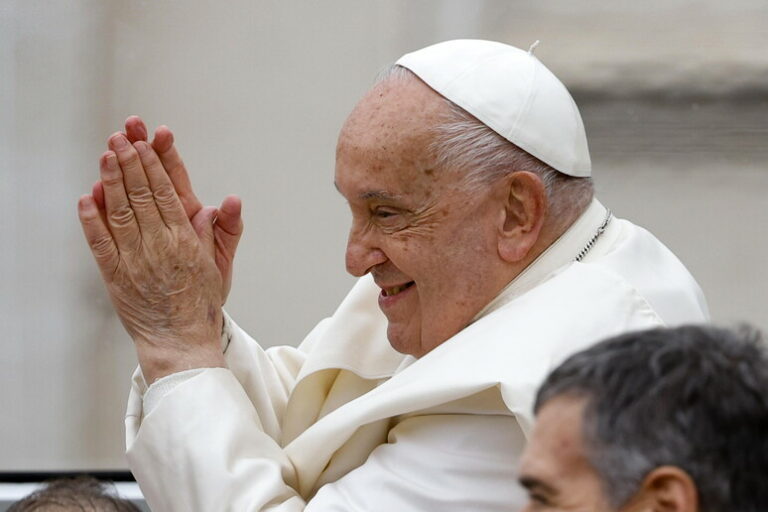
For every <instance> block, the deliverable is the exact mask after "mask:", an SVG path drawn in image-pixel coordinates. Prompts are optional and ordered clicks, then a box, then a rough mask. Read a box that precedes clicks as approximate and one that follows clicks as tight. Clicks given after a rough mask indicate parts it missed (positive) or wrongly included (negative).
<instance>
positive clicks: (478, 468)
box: [128, 368, 524, 512]
mask: <svg viewBox="0 0 768 512" xmlns="http://www.w3.org/2000/svg"><path fill="white" fill-rule="evenodd" d="M260 423H261V422H260V420H259V418H258V416H257V414H256V412H255V409H254V408H253V406H252V405H251V403H250V399H249V398H248V396H247V395H246V394H245V392H244V391H243V389H242V387H241V386H240V384H239V382H238V381H237V379H236V378H235V376H234V375H233V374H232V372H231V371H229V370H227V369H223V368H215V369H207V370H204V371H203V372H201V373H200V374H198V375H195V376H194V377H192V378H191V379H189V380H187V381H186V382H184V383H182V384H180V385H178V386H176V387H175V388H174V389H173V390H172V391H171V392H170V393H168V395H167V396H166V397H164V399H163V400H161V402H160V403H159V404H158V405H157V407H156V409H155V410H153V411H152V412H151V413H150V414H149V415H148V416H147V417H146V418H145V419H144V423H143V425H142V428H141V429H140V431H139V432H138V435H137V436H136V438H135V439H134V441H133V443H132V444H131V445H130V446H129V449H128V460H129V462H130V464H131V467H132V468H133V469H134V474H135V476H136V479H137V481H138V482H139V483H140V485H141V488H142V491H143V492H144V495H145V497H146V499H147V503H148V504H149V505H150V507H151V509H152V510H153V511H154V512H165V511H170V512H176V511H178V512H181V511H184V512H197V511H200V512H203V511H204V512H212V511H224V510H231V511H243V512H257V511H263V512H267V511H269V512H300V511H305V512H374V511H382V512H383V511H387V512H388V511H391V510H397V511H399V512H410V511H413V512H415V511H421V510H441V512H464V511H467V510H483V511H488V512H492V511H507V510H513V509H515V506H517V505H520V506H522V505H523V504H524V495H523V493H522V492H521V490H520V489H519V488H517V486H516V484H515V474H514V468H515V466H516V464H515V461H514V457H515V456H516V454H519V453H521V451H522V445H523V443H524V436H523V433H522V431H521V429H520V427H519V426H518V425H517V423H516V420H515V418H514V417H513V416H493V415H486V416H482V415H461V414H434V415H425V416H415V417H411V418H408V419H405V420H403V421H402V422H400V423H399V424H398V425H397V426H395V427H394V428H393V429H392V430H391V431H390V433H389V436H388V442H387V443H385V444H382V445H380V446H379V447H378V448H376V449H375V450H374V451H373V452H372V454H371V455H370V456H369V457H368V459H367V460H366V462H365V463H364V464H363V465H361V466H360V467H358V468H357V469H355V470H353V471H351V472H349V473H347V474H346V475H344V476H343V477H341V478H340V479H338V480H336V481H335V482H332V483H329V484H326V485H324V486H323V487H321V488H320V490H319V491H318V492H317V494H316V495H315V496H314V497H312V498H311V500H309V501H308V502H307V501H305V500H304V499H302V497H301V496H299V494H298V493H297V492H296V491H295V489H296V488H297V487H298V482H297V481H296V472H295V471H294V468H293V466H292V464H291V462H290V460H289V459H288V458H287V457H286V455H285V453H284V451H283V450H282V449H281V448H280V446H279V445H278V444H277V443H276V442H275V441H274V440H273V439H272V438H271V437H270V436H268V435H266V434H265V433H264V431H263V430H262V428H261V424H260ZM190 448H191V449H190ZM436 468H440V469H437V470H436Z"/></svg>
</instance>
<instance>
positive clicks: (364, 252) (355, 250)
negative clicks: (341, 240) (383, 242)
mask: <svg viewBox="0 0 768 512" xmlns="http://www.w3.org/2000/svg"><path fill="white" fill-rule="evenodd" d="M385 261H387V256H386V254H384V251H382V250H381V248H380V247H378V244H377V243H376V242H375V237H374V236H373V235H372V234H371V233H370V232H366V230H365V228H364V227H357V226H355V225H354V224H353V225H352V229H350V230H349V238H348V239H347V253H346V264H347V272H349V273H350V274H352V275H353V276H355V277H362V276H364V275H365V274H367V273H368V271H369V270H371V268H372V267H374V266H376V265H378V264H380V263H384V262H385Z"/></svg>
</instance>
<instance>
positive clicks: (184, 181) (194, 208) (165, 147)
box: [152, 126, 203, 219]
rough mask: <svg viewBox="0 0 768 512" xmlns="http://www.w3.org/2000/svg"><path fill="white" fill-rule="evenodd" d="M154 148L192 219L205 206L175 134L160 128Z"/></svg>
mask: <svg viewBox="0 0 768 512" xmlns="http://www.w3.org/2000/svg"><path fill="white" fill-rule="evenodd" d="M152 148H153V149H154V150H155V151H156V152H157V155H158V156H159V157H160V161H161V162H162V163H163V167H165V172H167V173H168V176H169V177H170V178H171V182H172V183H173V188H175V189H176V193H177V194H178V196H179V199H181V203H182V204H183V205H184V211H186V212H187V217H189V218H190V219H191V218H192V217H193V216H194V215H195V214H196V213H197V212H198V211H200V208H202V207H203V204H202V203H201V202H200V200H199V199H198V198H197V196H196V195H195V192H194V190H192V183H191V182H190V180H189V173H187V168H186V167H185V166H184V162H183V161H182V159H181V156H180V155H179V152H178V150H177V149H176V145H175V144H174V143H173V133H172V132H171V130H170V129H169V128H168V127H167V126H160V127H159V128H158V129H157V130H155V138H154V139H153V140H152Z"/></svg>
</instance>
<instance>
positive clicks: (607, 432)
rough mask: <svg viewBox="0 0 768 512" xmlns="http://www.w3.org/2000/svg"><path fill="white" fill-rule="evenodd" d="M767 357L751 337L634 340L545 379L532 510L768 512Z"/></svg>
mask: <svg viewBox="0 0 768 512" xmlns="http://www.w3.org/2000/svg"><path fill="white" fill-rule="evenodd" d="M766 390H768V354H767V353H766V350H765V347H764V346H762V345H761V340H760V338H759V335H757V334H756V333H754V332H748V331H746V332H734V331H728V330H724V329H717V328H713V327H693V326H691V327H679V328H677V329H654V330H649V331H642V332H637V333H631V334H625V335H621V336H618V337H616V338H613V339H611V340H607V341H604V342H602V343H600V344H598V345H595V346H594V347H592V348H590V349H588V350H585V351H583V352H580V353H578V354H576V355H574V356H572V357H571V358H569V359H568V360H567V361H566V362H564V363H563V364H562V365H560V366H559V367H558V368H557V369H556V370H555V371H554V372H552V374H551V375H550V376H549V377H548V378H547V380H546V381H545V383H544V384H543V386H542V387H541V389H540V390H539V393H538V397H537V400H536V409H537V411H538V419H537V422H536V426H535V428H534V429H533V434H532V436H531V440H530V443H529V444H528V446H527V448H526V450H525V455H524V456H523V462H522V464H521V468H520V481H521V483H522V484H523V485H524V486H525V487H526V488H527V489H528V492H529V494H530V504H529V506H528V508H527V509H526V510H540V511H545V510H553V511H555V510H556V511H560V512H566V511H571V510H573V511H575V510H579V511H581V510H589V511H590V512H608V511H622V512H623V511H626V512H629V511H635V510H637V511H639V510H645V511H648V512H656V511H658V512H661V511H665V512H726V511H727V512H731V511H740V512H758V511H763V510H768V487H767V486H766V485H765V475H768V438H767V437H766V432H768V395H766Z"/></svg>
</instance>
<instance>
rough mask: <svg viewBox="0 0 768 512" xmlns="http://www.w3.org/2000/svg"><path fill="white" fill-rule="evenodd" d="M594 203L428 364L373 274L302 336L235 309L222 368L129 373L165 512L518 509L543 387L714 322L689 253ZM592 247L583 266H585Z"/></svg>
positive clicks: (134, 439)
mask: <svg viewBox="0 0 768 512" xmlns="http://www.w3.org/2000/svg"><path fill="white" fill-rule="evenodd" d="M606 218H607V211H606V209H605V208H604V207H603V206H602V205H601V204H600V203H599V202H597V201H596V200H595V201H593V203H592V205H591V206H590V207H589V209H588V210H587V211H586V212H585V213H584V214H583V215H582V216H581V217H580V218H579V220H578V221H577V222H576V223H574V225H573V226H572V227H571V228H570V229H569V230H568V231H567V232H566V233H565V234H564V235H563V236H562V237H561V238H560V239H559V240H558V241H557V242H556V243H554V244H553V245H552V246H551V247H550V248H549V249H548V250H547V251H546V252H545V253H544V254H542V256H541V257H540V258H538V259H537V260H536V261H535V262H534V263H533V264H531V265H530V266H529V267H528V268H527V269H526V270H525V272H523V273H522V274H520V276H518V277H517V278H516V279H515V280H514V281H513V282H512V283H510V285H509V286H507V288H506V289H505V290H504V291H503V292H502V293H501V294H500V295H499V297H497V298H496V299H495V300H494V301H493V302H491V303H490V304H489V305H488V306H487V307H486V308H485V309H484V310H483V311H482V312H481V313H480V314H479V315H478V317H477V318H476V320H475V321H474V322H473V323H472V324H470V325H469V326H468V327H466V328H465V329H464V330H462V331H461V332H459V333H458V334H456V335H455V336H453V337H452V338H450V339H449V340H447V341H445V342H444V343H443V344H441V345H440V346H438V347H437V348H435V349H434V350H433V351H431V352H430V353H428V354H427V355H425V356H423V357H422V358H420V359H414V358H413V357H410V356H404V355H403V354H400V353H398V352H395V351H394V350H393V349H392V348H391V347H390V345H389V343H388V342H387V338H386V319H385V317H384V316H383V314H382V313H381V312H380V310H379V308H378V304H377V296H378V294H379V292H380V290H379V289H378V288H377V287H376V286H375V284H374V283H373V281H372V279H371V278H370V277H369V276H366V277H364V278H362V279H360V280H359V281H358V283H357V284H356V285H355V286H354V288H353V289H352V291H351V292H350V293H349V295H348V296H347V297H346V298H345V299H344V301H343V302H342V303H341V305H340V306H339V308H338V310H337V311H336V312H335V313H334V315H333V316H332V317H330V318H327V319H325V320H323V321H322V322H320V323H319V324H318V325H317V327H315V329H314V330H312V332H311V333H310V334H309V335H308V336H307V338H306V339H305V340H304V342H303V343H302V344H301V345H300V346H299V347H298V348H293V347H275V348H270V349H268V350H263V349H262V348H261V347H259V345H258V344H257V343H256V342H255V341H253V340H252V339H251V338H250V337H248V335H247V334H245V333H244V332H243V331H242V330H240V329H239V328H238V327H237V326H236V325H235V324H234V323H233V322H232V321H231V320H230V319H228V318H227V319H226V326H225V338H226V340H227V349H226V359H227V364H228V365H229V368H228V369H223V368H217V369H201V370H190V371H189V372H182V373H180V374H175V375H172V376H169V377H166V378H164V379H161V380H159V381H158V382H156V383H155V384H153V386H152V387H151V388H150V389H149V390H147V386H146V384H145V383H144V379H143V378H142V376H141V373H140V372H139V371H137V372H136V374H135V375H134V380H133V387H132V391H131V396H130V398H129V403H128V412H127V417H126V429H127V432H126V437H127V441H126V442H127V448H128V461H129V463H130V467H131V469H132V470H133V473H134V475H135V476H136V479H137V480H138V482H139V484H140V486H141V489H142V491H143V492H144V495H145V496H146V498H147V502H148V503H149V505H150V507H151V508H152V510H153V511H154V512H163V511H184V512H191V511H205V512H212V511H219V510H233V511H280V512H288V511H291V512H298V511H303V510H306V511H323V512H341V511H344V512H348V511H359V512H363V511H366V512H369V511H386V512H395V511H396V512H409V511H440V512H454V511H455V512H467V511H502V510H504V511H511V510H518V508H519V507H520V506H521V505H522V504H523V503H524V502H525V498H524V493H523V492H522V491H521V490H520V489H519V488H518V486H517V484H516V476H515V471H516V466H517V462H518V460H519V457H520V455H521V452H522V450H523V446H524V444H525V437H526V433H527V432H528V431H529V429H530V428H531V424H532V421H533V414H532V402H533V399H534V397H535V392H536V389H537V387H538V385H539V384H540V383H541V381H542V380H543V379H544V377H545V376H546V375H547V373H548V372H549V371H550V370H552V369H553V368H554V367H555V366H556V365H557V364H558V363H560V362H561V361H562V360H563V359H564V358H565V357H567V356H568V355H570V354H572V353H573V352H575V351H578V350H580V349H582V348H585V347H587V346H588V345H591V344H593V343H594V342H596V341H598V340H600V339H602V338H605V337H607V336H611V335H615V334H618V333H621V332H625V331H630V330H636V329H643V328H648V327H657V326H665V325H677V324H681V323H690V322H703V321H706V320H707V316H708V315H707V309H706V304H705V301H704V298H703V295H702V293H701V290H700V289H699V287H698V285H697V284H696V282H695V281H694V279H693V278H692V277H691V275H690V274H689V273H688V271H687V270H686V269H685V267H683V265H682V264H681V263H680V261H679V260H678V259H677V258H676V257H675V256H674V255H673V254H672V253H671V252H670V251H669V250H668V249H667V248H666V247H664V246H663V245H662V244H661V242H659V241H658V240H657V239H656V238H654V237H653V236H652V235H651V234H650V233H648V232H647V231H645V230H644V229H642V228H640V227H637V226H635V225H633V224H631V223H630V222H627V221H625V220H621V219H616V218H614V219H612V220H611V221H610V222H609V223H608V224H607V227H606V228H605V229H604V231H603V232H602V234H600V235H599V237H597V239H596V241H595V240H594V239H595V237H596V236H597V234H598V232H599V231H600V228H601V226H602V225H603V224H604V223H605V220H606ZM586 248H589V251H588V252H587V254H586V256H584V257H583V259H582V260H581V261H580V262H576V261H574V260H575V258H576V256H577V255H579V253H580V252H582V250H584V249H586Z"/></svg>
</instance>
